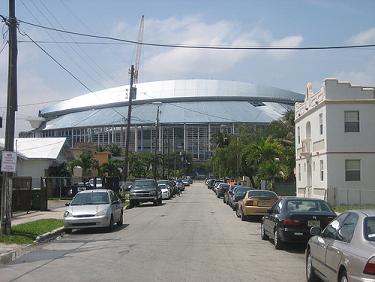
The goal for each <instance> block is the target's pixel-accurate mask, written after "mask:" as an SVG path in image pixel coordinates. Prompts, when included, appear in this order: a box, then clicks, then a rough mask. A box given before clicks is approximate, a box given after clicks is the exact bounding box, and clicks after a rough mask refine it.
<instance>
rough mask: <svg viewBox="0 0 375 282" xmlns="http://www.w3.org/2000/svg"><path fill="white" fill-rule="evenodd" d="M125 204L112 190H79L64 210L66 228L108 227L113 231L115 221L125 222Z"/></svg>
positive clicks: (118, 222)
mask: <svg viewBox="0 0 375 282" xmlns="http://www.w3.org/2000/svg"><path fill="white" fill-rule="evenodd" d="M123 213H124V211H123V206H122V203H121V200H120V199H119V198H118V197H117V195H116V194H115V193H114V192H113V191H112V190H106V189H95V190H86V191H82V192H79V193H78V194H77V195H75V196H74V198H73V199H72V201H71V202H70V203H67V204H66V208H65V212H64V229H65V231H66V232H67V233H70V232H71V231H72V229H82V228H93V227H106V228H108V230H109V231H112V229H113V225H114V223H117V225H118V226H120V225H122V224H123Z"/></svg>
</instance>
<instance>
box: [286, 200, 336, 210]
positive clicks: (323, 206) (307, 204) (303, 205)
mask: <svg viewBox="0 0 375 282" xmlns="http://www.w3.org/2000/svg"><path fill="white" fill-rule="evenodd" d="M286 210H287V211H292V212H307V211H321V212H332V210H331V208H330V207H329V206H328V204H327V203H326V202H324V201H321V200H299V199H296V200H289V201H288V202H287V205H286Z"/></svg>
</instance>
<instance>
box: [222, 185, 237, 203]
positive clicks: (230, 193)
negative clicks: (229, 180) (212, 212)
mask: <svg viewBox="0 0 375 282" xmlns="http://www.w3.org/2000/svg"><path fill="white" fill-rule="evenodd" d="M235 187H236V186H230V187H229V189H228V191H225V192H224V197H223V202H224V203H226V204H227V205H229V198H230V197H232V196H233V190H234V188H235Z"/></svg>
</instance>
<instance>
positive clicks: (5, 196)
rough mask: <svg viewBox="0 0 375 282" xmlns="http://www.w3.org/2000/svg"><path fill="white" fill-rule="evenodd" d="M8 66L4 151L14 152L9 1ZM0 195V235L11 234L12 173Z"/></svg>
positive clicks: (12, 9)
mask: <svg viewBox="0 0 375 282" xmlns="http://www.w3.org/2000/svg"><path fill="white" fill-rule="evenodd" d="M7 25H8V26H9V64H8V97H7V119H6V126H5V146H4V151H7V152H13V151H14V129H15V113H16V111H17V20H16V3H15V0H9V19H8V22H7ZM2 184H3V185H2V193H1V233H2V234H7V235H9V234H10V233H11V217H12V189H13V172H4V173H3V183H2Z"/></svg>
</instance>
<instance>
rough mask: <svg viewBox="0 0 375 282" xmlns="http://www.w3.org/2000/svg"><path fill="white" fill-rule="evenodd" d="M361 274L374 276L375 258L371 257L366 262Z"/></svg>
mask: <svg viewBox="0 0 375 282" xmlns="http://www.w3.org/2000/svg"><path fill="white" fill-rule="evenodd" d="M363 273H365V274H370V275H375V257H372V258H370V259H369V260H368V262H367V264H366V266H365V269H364V270H363Z"/></svg>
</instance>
